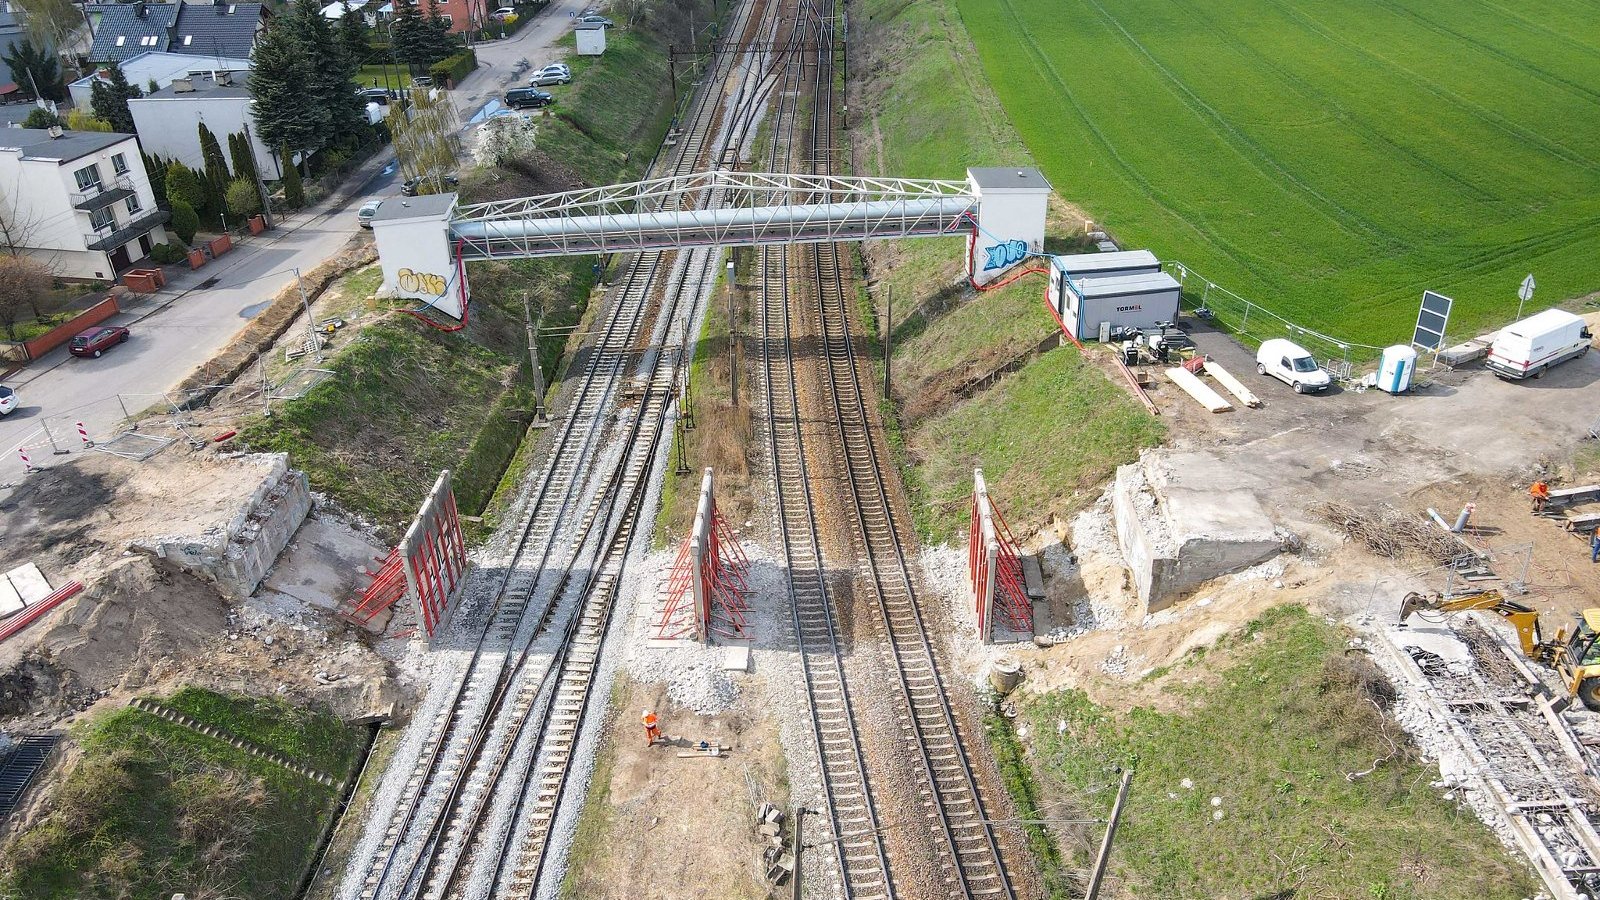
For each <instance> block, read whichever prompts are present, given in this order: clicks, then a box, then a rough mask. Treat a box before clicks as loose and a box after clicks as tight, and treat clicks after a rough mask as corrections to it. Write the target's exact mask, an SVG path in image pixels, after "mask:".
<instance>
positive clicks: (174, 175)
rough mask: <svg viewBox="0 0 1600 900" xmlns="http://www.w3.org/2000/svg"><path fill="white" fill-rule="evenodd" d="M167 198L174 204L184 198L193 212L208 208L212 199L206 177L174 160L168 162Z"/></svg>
mask: <svg viewBox="0 0 1600 900" xmlns="http://www.w3.org/2000/svg"><path fill="white" fill-rule="evenodd" d="M167 199H168V200H170V201H171V202H172V203H173V204H174V205H176V204H177V202H178V201H179V200H182V201H183V202H184V203H185V204H186V205H187V206H188V207H189V209H190V211H191V212H198V211H199V210H202V209H205V208H206V202H207V201H209V200H210V199H211V192H210V191H209V190H207V189H206V182H205V179H203V178H201V177H200V176H199V175H197V174H196V173H195V171H194V170H193V169H191V168H189V167H188V166H186V165H184V164H183V163H181V162H177V161H176V160H174V161H173V162H171V163H168V164H167ZM184 240H188V238H184Z"/></svg>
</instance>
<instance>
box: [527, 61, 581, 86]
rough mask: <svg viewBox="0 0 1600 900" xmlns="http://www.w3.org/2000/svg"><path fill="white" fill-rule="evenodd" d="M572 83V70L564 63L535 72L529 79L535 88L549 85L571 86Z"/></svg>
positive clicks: (553, 64) (554, 64) (529, 82)
mask: <svg viewBox="0 0 1600 900" xmlns="http://www.w3.org/2000/svg"><path fill="white" fill-rule="evenodd" d="M571 81H572V70H571V69H569V68H567V67H566V65H564V64H562V63H552V64H551V65H548V66H545V67H544V68H542V69H540V70H538V71H537V72H534V73H533V75H531V76H530V77H529V78H528V84H530V85H532V86H533V87H543V86H545V85H547V84H569V83H571Z"/></svg>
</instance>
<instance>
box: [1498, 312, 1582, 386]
mask: <svg viewBox="0 0 1600 900" xmlns="http://www.w3.org/2000/svg"><path fill="white" fill-rule="evenodd" d="M1593 337H1594V336H1593V335H1592V334H1590V332H1589V328H1588V327H1587V326H1586V325H1585V324H1584V321H1583V319H1582V317H1580V316H1576V315H1573V314H1572V313H1569V312H1567V311H1566V310H1564V309H1547V310H1545V311H1544V312H1542V313H1539V314H1538V315H1533V316H1529V317H1528V318H1526V319H1523V320H1522V321H1520V322H1513V323H1511V324H1510V325H1507V326H1506V327H1504V328H1502V329H1500V333H1499V334H1497V335H1495V338H1494V344H1493V345H1492V346H1490V347H1489V363H1488V365H1489V369H1490V370H1491V371H1493V372H1494V373H1495V374H1496V375H1499V376H1500V377H1502V378H1511V379H1522V378H1538V377H1539V376H1540V375H1543V374H1544V373H1545V370H1546V369H1549V368H1550V367H1551V366H1555V365H1560V364H1561V363H1564V362H1566V361H1567V360H1569V359H1573V358H1574V357H1578V356H1582V355H1583V354H1585V353H1587V352H1588V351H1589V342H1590V341H1591V340H1593Z"/></svg>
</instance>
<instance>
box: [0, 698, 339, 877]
mask: <svg viewBox="0 0 1600 900" xmlns="http://www.w3.org/2000/svg"><path fill="white" fill-rule="evenodd" d="M163 702H165V703H167V704H169V705H171V706H174V707H177V708H178V709H181V710H182V711H184V712H185V713H187V714H188V715H190V716H192V717H194V718H195V719H197V720H199V721H201V722H204V723H206V724H209V725H214V726H217V727H220V728H223V729H226V730H227V731H229V732H232V733H233V734H235V735H237V736H239V737H243V738H246V739H248V740H251V741H254V742H255V743H258V744H261V745H264V746H266V747H268V748H271V749H273V750H276V751H278V752H280V753H283V754H285V755H287V756H289V757H291V758H293V759H295V760H297V761H300V762H302V763H304V764H305V765H308V766H311V767H314V768H316V769H319V770H321V771H324V772H327V773H329V774H331V775H333V776H334V777H335V778H346V777H349V776H350V775H351V774H352V771H353V768H354V764H355V760H356V757H357V755H358V753H359V751H360V747H361V734H360V732H359V731H358V730H356V729H351V728H346V727H345V726H343V725H342V724H340V722H339V721H338V720H337V719H335V718H333V717H331V716H327V715H323V714H320V713H311V712H308V711H306V710H301V709H295V708H293V707H290V706H288V705H286V704H284V703H282V702H281V701H278V700H258V699H252V698H246V697H229V696H223V695H220V694H215V693H212V692H210V691H203V690H198V689H192V688H191V689H185V690H183V691H181V692H179V693H178V694H177V695H175V696H173V697H171V698H168V699H165V700H164V701H163ZM75 736H76V738H77V742H78V745H79V748H80V749H81V750H82V753H83V755H82V758H81V759H80V760H79V761H78V763H77V765H76V766H75V767H74V768H73V770H72V771H71V772H70V773H69V774H68V775H67V777H66V780H65V782H64V783H63V784H62V785H61V787H60V788H59V790H57V792H56V795H55V797H54V799H53V800H52V807H51V810H50V812H49V813H48V814H47V815H46V816H45V818H44V819H43V821H41V822H40V823H39V824H38V825H37V826H36V827H34V828H32V829H30V830H29V831H27V832H26V833H24V834H22V835H21V836H19V837H18V838H17V839H16V840H15V841H14V842H13V843H12V844H11V845H10V846H9V847H7V848H6V852H5V854H4V855H3V859H4V863H3V866H4V869H3V871H0V896H4V897H26V898H28V900H52V898H61V900H67V898H72V900H78V898H91V897H92V898H102V897H103V898H122V897H132V898H158V897H159V898H165V897H168V896H171V895H172V894H173V893H174V892H184V893H187V894H188V895H189V896H191V897H250V898H254V900H277V898H288V897H292V896H294V892H295V889H296V886H297V885H298V884H299V883H300V878H301V876H302V874H303V873H304V871H305V869H306V867H307V866H308V865H310V863H311V858H312V855H313V854H314V853H315V851H316V843H317V838H318V835H320V834H321V832H322V827H323V824H324V822H325V820H326V819H327V817H328V816H330V815H331V814H332V813H333V810H334V808H335V806H336V805H337V804H338V800H339V797H338V794H337V791H336V788H334V787H327V786H324V785H321V784H318V783H317V782H315V781H312V780H311V779H309V778H305V777H303V776H301V775H297V774H295V773H293V772H290V771H289V770H287V769H285V768H282V767H281V766H278V765H277V764H275V763H271V762H267V761H265V760H261V759H257V758H255V757H253V756H250V755H248V754H246V753H244V752H242V751H240V750H237V749H235V748H234V747H232V746H230V745H228V744H226V743H224V742H223V741H221V740H219V739H217V738H213V737H207V736H205V735H203V734H200V733H198V732H195V731H191V730H189V729H187V728H184V727H182V726H179V725H175V724H173V723H171V722H168V721H166V720H165V719H161V718H158V717H156V716H154V715H151V714H149V713H146V712H143V711H141V710H136V709H121V710H116V711H114V712H110V713H105V714H102V715H99V716H96V717H95V718H94V719H93V720H91V721H90V722H89V723H87V724H86V725H84V726H81V727H80V728H79V729H78V731H77V733H76V735H75Z"/></svg>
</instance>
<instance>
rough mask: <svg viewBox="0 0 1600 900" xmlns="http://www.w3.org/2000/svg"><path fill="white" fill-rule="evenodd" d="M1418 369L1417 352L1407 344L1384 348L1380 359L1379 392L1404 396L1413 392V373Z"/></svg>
mask: <svg viewBox="0 0 1600 900" xmlns="http://www.w3.org/2000/svg"><path fill="white" fill-rule="evenodd" d="M1416 369H1417V351H1416V350H1414V349H1413V348H1411V347H1408V346H1406V345H1405V344H1396V345H1394V346H1393V347H1386V348H1384V351H1383V355H1382V356H1380V357H1378V390H1380V391H1385V392H1387V393H1390V394H1403V393H1405V392H1406V391H1409V390H1411V373H1413V372H1415V371H1416Z"/></svg>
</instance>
